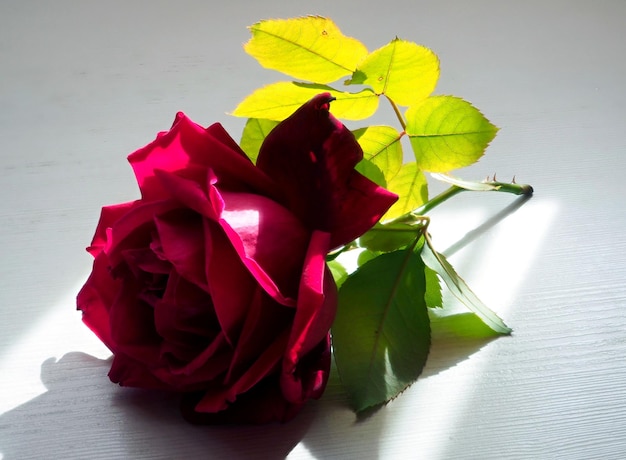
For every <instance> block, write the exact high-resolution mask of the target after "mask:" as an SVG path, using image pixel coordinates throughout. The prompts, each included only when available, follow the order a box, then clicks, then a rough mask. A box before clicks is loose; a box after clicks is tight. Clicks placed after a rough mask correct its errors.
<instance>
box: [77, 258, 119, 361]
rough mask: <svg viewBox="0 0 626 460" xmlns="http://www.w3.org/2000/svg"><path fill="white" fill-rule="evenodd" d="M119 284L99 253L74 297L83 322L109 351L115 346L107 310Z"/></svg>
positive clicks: (106, 261) (107, 262)
mask: <svg viewBox="0 0 626 460" xmlns="http://www.w3.org/2000/svg"><path fill="white" fill-rule="evenodd" d="M121 286H122V283H121V282H120V281H117V280H114V279H113V277H112V276H111V273H110V271H109V260H108V257H107V256H106V254H104V253H100V254H98V256H96V259H95V260H94V263H93V269H92V271H91V274H90V275H89V278H88V279H87V281H86V282H85V285H84V286H83V288H82V289H81V290H80V292H79V293H78V296H77V298H76V303H77V306H78V310H81V311H82V312H83V322H84V323H85V324H86V325H87V326H88V327H89V329H91V330H92V331H93V332H94V333H95V334H96V335H97V336H98V338H99V339H100V340H102V342H103V343H104V344H105V345H106V346H107V347H109V349H110V350H111V351H115V349H116V347H115V342H113V339H112V337H111V324H110V318H109V310H110V308H111V305H112V304H113V302H114V301H115V298H116V296H117V293H118V291H119V290H120V289H121Z"/></svg>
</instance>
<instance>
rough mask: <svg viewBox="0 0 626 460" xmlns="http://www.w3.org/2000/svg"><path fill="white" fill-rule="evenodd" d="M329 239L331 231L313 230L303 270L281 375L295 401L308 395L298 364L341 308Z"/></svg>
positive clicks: (326, 330)
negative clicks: (328, 262) (330, 267)
mask: <svg viewBox="0 0 626 460" xmlns="http://www.w3.org/2000/svg"><path fill="white" fill-rule="evenodd" d="M329 242H330V234H329V233H325V232H319V231H316V232H313V235H312V238H311V244H310V245H309V250H308V252H307V257H306V260H305V264H304V269H303V271H302V279H301V283H300V292H299V294H298V305H297V308H296V316H295V318H294V320H293V325H292V329H291V336H290V337H289V344H288V345H287V352H286V353H285V356H284V359H283V370H282V375H281V388H282V389H283V393H284V394H285V397H286V398H287V400H288V401H291V402H298V401H304V400H305V399H307V395H306V392H305V391H303V388H304V386H305V385H303V383H302V381H301V380H300V376H299V375H297V373H296V367H297V366H298V363H299V362H300V361H301V359H302V358H303V357H304V356H305V355H307V354H308V353H309V352H310V351H311V350H312V349H313V348H314V347H316V346H317V345H318V344H319V343H320V341H322V340H324V338H325V337H326V336H327V335H328V331H329V330H330V326H331V325H332V322H333V320H334V318H335V314H336V311H337V288H336V285H335V282H334V280H333V278H332V275H331V273H330V271H329V270H328V268H327V266H326V259H325V257H326V254H327V252H328V244H329ZM327 371H328V369H327Z"/></svg>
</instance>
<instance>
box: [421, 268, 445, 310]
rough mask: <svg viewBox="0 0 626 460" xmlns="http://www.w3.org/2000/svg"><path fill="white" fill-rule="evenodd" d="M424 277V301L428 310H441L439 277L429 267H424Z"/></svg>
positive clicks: (441, 300)
mask: <svg viewBox="0 0 626 460" xmlns="http://www.w3.org/2000/svg"><path fill="white" fill-rule="evenodd" d="M425 268H426V269H425V270H424V276H425V277H426V294H424V300H425V301H426V306H427V307H428V308H443V297H442V295H441V283H440V282H439V275H437V272H436V271H435V270H433V269H432V268H430V267H425Z"/></svg>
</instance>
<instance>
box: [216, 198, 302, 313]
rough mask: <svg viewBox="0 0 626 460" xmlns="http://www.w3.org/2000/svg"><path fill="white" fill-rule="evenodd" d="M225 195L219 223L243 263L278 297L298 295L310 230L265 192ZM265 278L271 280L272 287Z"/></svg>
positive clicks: (269, 292) (270, 292) (269, 291)
mask: <svg viewBox="0 0 626 460" xmlns="http://www.w3.org/2000/svg"><path fill="white" fill-rule="evenodd" d="M222 198H223V200H224V210H223V211H222V214H221V219H220V225H221V226H222V228H224V230H225V232H226V234H227V235H228V237H229V239H230V241H231V243H232V244H233V246H234V247H235V248H236V249H237V252H238V253H239V254H240V255H241V256H242V258H243V260H244V264H246V266H248V267H249V268H250V269H251V273H252V274H253V276H254V277H255V278H256V279H257V281H259V283H261V285H263V286H264V287H265V288H266V290H267V292H268V294H270V295H271V296H272V297H274V298H275V299H276V300H277V301H279V302H284V301H283V300H282V299H283V298H287V297H290V298H295V296H296V295H297V289H298V283H299V279H300V276H299V275H300V269H301V267H302V263H303V261H304V255H305V251H306V247H307V244H308V239H309V232H308V231H307V230H306V229H305V228H304V227H303V226H302V224H301V223H300V221H299V220H298V219H297V218H296V217H295V216H294V215H293V214H292V213H291V212H289V211H288V210H287V209H286V208H284V207H283V206H281V205H279V204H278V203H276V202H274V201H272V200H270V199H268V198H265V197H263V196H260V195H251V194H248V193H233V192H222ZM253 262H254V263H253ZM257 267H259V268H260V269H261V270H262V272H263V273H261V272H260V271H259V270H258V269H257ZM266 280H268V281H269V280H271V287H270V288H269V289H268V288H267V286H266V284H268V281H266ZM274 285H276V286H277V288H278V290H279V291H280V297H278V296H277V295H276V294H275V293H274V290H275V288H274ZM290 303H291V304H293V303H292V302H290Z"/></svg>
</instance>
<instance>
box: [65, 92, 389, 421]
mask: <svg viewBox="0 0 626 460" xmlns="http://www.w3.org/2000/svg"><path fill="white" fill-rule="evenodd" d="M331 100H332V98H331V97H330V95H329V94H320V95H318V96H316V97H315V98H313V99H312V100H311V101H309V102H308V103H306V104H305V105H304V106H302V107H301V108H300V109H298V110H297V111H296V112H295V113H294V114H293V115H292V116H291V117H290V118H288V119H287V120H285V121H284V122H282V123H281V124H280V125H278V126H277V127H276V128H275V129H274V130H273V131H272V132H271V133H270V135H269V136H268V138H267V139H266V141H265V142H264V144H263V147H262V149H261V152H260V154H259V158H258V161H257V166H255V165H254V164H253V163H252V162H251V161H250V160H249V159H248V158H247V157H246V156H245V154H244V153H243V152H242V151H241V149H240V148H239V147H238V146H237V144H236V143H235V142H234V141H233V140H232V139H231V138H230V137H229V136H228V134H227V133H226V132H225V131H224V129H223V128H222V126H221V125H219V124H214V125H212V126H210V127H209V128H206V129H205V128H202V127H200V126H198V125H196V124H195V123H193V122H191V121H190V120H189V119H188V118H187V117H185V115H183V114H182V113H179V114H178V115H177V116H176V119H175V121H174V124H173V126H172V128H171V129H170V130H169V131H168V132H164V133H161V134H159V135H158V136H157V138H156V139H155V140H154V141H153V142H152V143H150V144H149V145H147V146H146V147H144V148H142V149H140V150H138V151H136V152H134V153H132V154H131V155H130V156H129V157H128V159H129V162H130V164H131V165H132V167H133V170H134V172H135V175H136V178H137V181H138V183H139V187H140V189H141V199H139V200H137V201H133V202H129V203H124V204H119V205H114V206H107V207H104V208H103V209H102V214H101V217H100V221H99V223H98V226H97V229H96V232H95V236H94V238H93V242H92V244H91V246H90V247H89V248H88V251H89V252H90V253H91V254H92V255H93V256H94V258H95V260H94V265H93V271H92V273H91V275H90V277H89V279H88V280H87V282H86V283H85V285H84V287H83V288H82V289H81V291H80V292H79V294H78V299H77V300H78V309H79V310H82V312H83V320H84V322H85V323H86V324H87V326H89V327H90V328H91V329H92V330H93V331H94V332H95V333H96V334H97V335H98V337H100V339H101V340H102V341H103V342H104V343H105V344H106V345H107V346H108V347H109V348H110V349H111V351H112V352H113V354H114V359H113V364H112V366H111V370H110V373H109V376H110V378H111V380H112V381H113V382H117V383H119V384H120V385H127V386H134V387H142V388H154V389H166V390H174V391H178V392H182V393H183V394H184V396H183V403H182V407H183V414H184V415H186V417H187V418H188V419H190V420H192V421H196V422H206V423H213V422H215V423H223V422H252V423H262V422H268V421H272V420H280V421H285V420H288V419H289V418H291V417H293V416H294V415H295V414H296V413H297V411H298V410H299V408H300V407H301V406H302V404H303V403H304V402H305V401H306V400H307V399H309V398H318V397H319V396H320V395H321V394H322V392H323V390H324V387H325V385H326V382H327V379H328V373H329V366H330V344H329V329H330V326H331V324H332V321H333V319H334V316H335V311H336V306H337V298H336V286H335V283H334V281H333V278H332V276H331V274H330V272H329V270H328V267H327V266H326V262H325V256H326V254H327V253H328V251H329V250H331V249H332V248H334V247H337V246H339V245H342V244H345V243H347V242H349V241H352V240H353V239H355V238H357V237H358V236H359V235H361V234H362V233H363V232H365V231H366V230H367V229H369V228H370V227H371V226H372V225H373V224H374V223H375V222H376V221H377V220H378V219H379V218H380V216H381V215H382V214H383V213H384V212H385V211H386V210H387V209H388V208H389V206H391V204H392V203H393V202H394V201H395V199H396V196H395V195H393V194H391V193H389V192H387V191H386V190H384V189H382V188H380V187H378V186H377V185H375V184H374V183H372V182H371V181H369V180H368V179H366V178H365V177H363V176H362V175H360V174H359V173H357V172H356V171H355V170H354V166H355V165H356V163H357V162H358V161H359V160H360V159H361V158H362V151H361V149H360V147H359V146H358V144H357V142H356V141H355V139H354V137H353V136H352V134H351V133H350V132H349V131H348V130H347V129H346V128H345V127H344V126H343V125H342V124H341V123H339V122H338V121H337V120H336V119H334V118H333V117H332V115H330V114H329V112H328V109H329V103H330V101H331Z"/></svg>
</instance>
